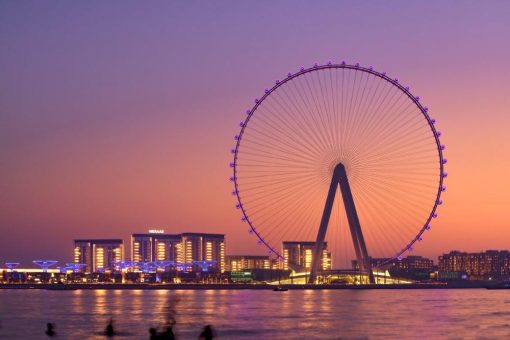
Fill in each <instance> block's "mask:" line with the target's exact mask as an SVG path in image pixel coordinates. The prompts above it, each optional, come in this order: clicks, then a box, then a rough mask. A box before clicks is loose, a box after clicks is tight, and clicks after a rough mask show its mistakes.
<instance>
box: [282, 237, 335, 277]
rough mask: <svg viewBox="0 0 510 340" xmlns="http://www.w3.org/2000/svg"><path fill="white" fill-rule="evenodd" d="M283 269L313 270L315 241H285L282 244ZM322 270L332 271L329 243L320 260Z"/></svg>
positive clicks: (324, 248) (325, 243)
mask: <svg viewBox="0 0 510 340" xmlns="http://www.w3.org/2000/svg"><path fill="white" fill-rule="evenodd" d="M282 248H283V250H282V254H283V268H282V269H284V270H289V269H291V270H295V271H307V270H310V269H311V266H312V259H313V257H314V256H315V254H314V250H315V242H313V241H284V242H283V243H282ZM319 264H320V267H319V268H320V270H330V269H331V268H332V264H331V252H329V251H328V243H327V242H324V247H323V250H322V254H321V257H320V260H319Z"/></svg>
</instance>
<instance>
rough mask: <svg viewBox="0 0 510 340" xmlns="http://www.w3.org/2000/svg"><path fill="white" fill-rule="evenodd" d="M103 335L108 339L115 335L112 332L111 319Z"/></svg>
mask: <svg viewBox="0 0 510 340" xmlns="http://www.w3.org/2000/svg"><path fill="white" fill-rule="evenodd" d="M104 335H106V336H108V337H112V336H114V335H115V332H114V330H113V318H110V321H109V322H108V325H106V328H105V329H104Z"/></svg>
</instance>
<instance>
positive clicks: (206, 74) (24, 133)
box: [0, 1, 510, 265]
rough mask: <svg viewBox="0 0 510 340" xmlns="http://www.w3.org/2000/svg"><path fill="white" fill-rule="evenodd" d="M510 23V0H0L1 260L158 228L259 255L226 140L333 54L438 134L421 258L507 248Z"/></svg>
mask: <svg viewBox="0 0 510 340" xmlns="http://www.w3.org/2000/svg"><path fill="white" fill-rule="evenodd" d="M509 23H510V3H509V2H507V1H490V2H486V3H483V5H482V3H481V2H480V1H464V2H458V1H427V2H421V1H364V2H363V3H359V2H355V1H345V2H341V1H251V2H249V1H242V2H238V1H216V2H208V1H182V2H177V1H175V2H165V1H161V2H157V1H154V2H150V3H147V2H124V1H116V2H115V1H111V2H107V3H104V2H99V1H86V2H85V1H83V2H64V1H60V2H59V1H47V2H41V1H34V2H28V1H2V2H1V3H0V235H1V236H0V263H1V264H2V265H3V263H4V262H6V261H21V262H23V263H25V264H28V263H29V262H30V261H31V260H32V259H35V258H54V259H57V260H60V261H70V260H71V259H72V240H73V239H75V238H123V239H124V240H125V241H126V242H128V240H129V235H130V234H131V233H134V232H143V231H146V230H147V229H149V227H155V226H157V227H159V228H161V229H165V231H166V232H169V233H179V232H185V231H203V232H212V233H225V234H226V235H227V253H228V254H239V253H257V252H261V248H260V246H258V245H257V244H256V240H255V239H254V237H253V236H251V235H249V234H248V232H247V227H246V225H245V224H242V223H241V221H240V217H241V216H240V214H239V211H237V210H236V209H235V208H234V206H235V203H236V202H235V200H234V198H233V197H232V196H231V194H230V192H231V190H232V189H231V183H230V182H229V180H228V179H229V176H230V175H231V169H230V168H229V162H230V160H231V154H230V152H229V150H230V148H231V147H232V146H233V145H234V139H233V136H234V135H235V134H236V133H237V132H238V129H239V122H240V121H241V120H242V119H244V117H245V115H244V111H245V110H246V109H247V108H248V107H250V106H251V105H252V103H253V99H254V98H255V97H258V96H260V95H261V94H262V93H263V90H264V88H266V87H268V86H270V85H271V84H273V82H274V80H275V79H278V78H281V77H283V76H284V75H285V74H287V72H289V71H297V70H298V69H299V67H301V66H311V65H313V63H315V62H318V63H326V62H327V61H329V60H332V61H335V62H340V61H342V60H346V61H347V62H350V63H356V62H359V63H360V64H361V65H366V66H369V65H372V66H374V68H375V69H377V70H379V71H386V72H387V73H388V74H389V75H391V76H392V77H393V76H394V77H398V78H399V79H400V80H401V82H402V83H405V84H408V85H409V86H411V89H412V91H413V92H414V93H415V94H416V95H419V96H420V98H421V101H422V102H423V103H424V104H425V105H426V106H428V107H429V108H430V111H429V113H430V114H431V116H433V117H434V118H436V119H437V121H438V124H437V126H438V128H439V130H441V131H442V132H443V137H442V141H443V142H444V143H445V144H446V146H447V149H446V150H445V155H446V157H447V158H448V164H447V167H446V169H447V172H448V174H449V176H448V179H447V181H446V186H447V189H448V190H447V192H446V194H445V196H444V202H445V203H444V205H443V206H442V207H441V208H440V210H439V219H438V220H437V221H435V223H434V224H433V229H432V230H431V232H430V233H428V234H427V235H426V238H425V239H424V241H423V242H422V243H420V245H419V246H418V247H416V248H415V253H416V254H420V255H426V256H430V257H433V258H434V260H436V261H437V256H438V255H440V254H441V253H442V252H444V251H449V250H452V249H457V250H465V251H480V250H486V249H510V242H509V240H510V223H509V221H510V112H509V111H510V109H509V108H510V85H509V84H510V66H509V64H510V24H509ZM128 249H129V248H127V249H126V250H128Z"/></svg>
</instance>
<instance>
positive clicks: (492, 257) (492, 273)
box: [439, 250, 510, 280]
mask: <svg viewBox="0 0 510 340" xmlns="http://www.w3.org/2000/svg"><path fill="white" fill-rule="evenodd" d="M439 272H440V273H441V272H445V273H446V272H464V273H466V275H467V276H468V278H469V279H471V280H489V279H504V278H509V277H510V252H509V251H507V250H503V251H497V250H488V251H485V252H481V253H466V252H460V251H451V252H450V253H448V254H443V255H441V256H439Z"/></svg>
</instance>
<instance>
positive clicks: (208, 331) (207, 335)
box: [198, 325, 214, 340]
mask: <svg viewBox="0 0 510 340" xmlns="http://www.w3.org/2000/svg"><path fill="white" fill-rule="evenodd" d="M198 338H199V339H204V340H212V339H213V338H214V331H213V329H212V327H211V325H207V326H205V327H204V330H203V331H202V333H200V336H199V337H198Z"/></svg>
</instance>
